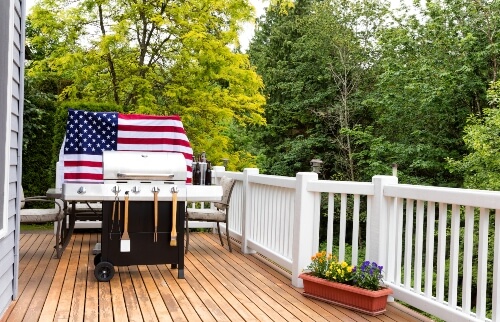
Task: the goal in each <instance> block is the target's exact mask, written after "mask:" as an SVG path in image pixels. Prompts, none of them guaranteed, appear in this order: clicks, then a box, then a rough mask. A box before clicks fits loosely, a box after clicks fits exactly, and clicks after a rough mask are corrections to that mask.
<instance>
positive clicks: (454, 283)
mask: <svg viewBox="0 0 500 322" xmlns="http://www.w3.org/2000/svg"><path fill="white" fill-rule="evenodd" d="M459 241H460V206H459V205H457V204H453V205H452V206H451V241H450V280H449V284H448V306H449V307H451V308H452V309H455V307H456V306H457V289H458V257H459V246H460V245H459Z"/></svg>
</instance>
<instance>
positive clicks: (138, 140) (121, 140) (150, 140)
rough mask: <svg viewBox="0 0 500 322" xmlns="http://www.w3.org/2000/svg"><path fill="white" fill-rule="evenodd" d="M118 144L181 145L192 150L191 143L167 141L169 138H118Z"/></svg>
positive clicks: (175, 140)
mask: <svg viewBox="0 0 500 322" xmlns="http://www.w3.org/2000/svg"><path fill="white" fill-rule="evenodd" d="M117 142H118V144H137V145H144V144H158V145H160V144H165V145H177V146H179V145H181V146H185V147H188V148H190V147H191V145H190V144H189V142H187V141H184V140H181V139H167V138H122V137H118V140H117Z"/></svg>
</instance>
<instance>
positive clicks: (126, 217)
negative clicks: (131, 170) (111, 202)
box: [123, 194, 128, 232]
mask: <svg viewBox="0 0 500 322" xmlns="http://www.w3.org/2000/svg"><path fill="white" fill-rule="evenodd" d="M123 217H124V219H123V221H124V223H123V231H124V232H126V231H128V194H126V195H125V213H124V215H123Z"/></svg>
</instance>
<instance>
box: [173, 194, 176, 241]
mask: <svg viewBox="0 0 500 322" xmlns="http://www.w3.org/2000/svg"><path fill="white" fill-rule="evenodd" d="M176 221H177V192H174V193H172V234H174V233H176V234H177V227H176V226H177V222H176Z"/></svg>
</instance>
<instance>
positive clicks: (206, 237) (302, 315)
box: [2, 232, 428, 322]
mask: <svg viewBox="0 0 500 322" xmlns="http://www.w3.org/2000/svg"><path fill="white" fill-rule="evenodd" d="M190 237H191V240H190V241H191V242H190V245H189V246H190V247H189V248H190V252H189V254H188V255H187V256H186V258H185V279H177V270H175V269H171V268H170V265H148V266H145V265H144V266H141V265H139V266H129V267H118V268H117V272H116V274H115V276H114V278H113V279H112V280H111V281H110V282H106V283H99V282H97V281H96V279H95V277H94V262H93V255H92V248H93V247H94V245H95V243H96V242H98V240H99V239H100V234H98V233H89V232H86V233H77V234H75V235H73V237H72V240H71V242H70V244H69V245H68V248H67V249H66V250H65V252H64V254H63V256H62V258H61V259H60V260H57V259H55V252H54V248H53V245H54V236H53V235H52V234H50V233H24V234H21V241H20V244H21V250H20V263H19V294H18V299H17V300H16V301H15V302H13V303H12V304H11V305H10V307H9V309H8V311H7V312H6V313H5V314H4V316H3V317H2V321H16V322H17V321H120V322H122V321H398V322H399V321H428V319H426V318H425V317H423V316H420V315H418V314H416V313H415V312H412V311H410V310H408V309H406V308H405V307H403V306H401V305H399V304H395V303H391V304H389V305H388V309H387V312H386V313H385V314H383V315H380V316H377V317H371V316H367V315H363V314H358V313H355V312H353V311H350V310H347V309H344V308H341V307H337V306H333V305H329V304H326V303H323V302H320V301H315V300H311V299H308V298H306V297H304V296H302V295H301V291H302V290H301V289H297V288H294V287H292V286H291V283H290V279H288V278H287V277H285V276H283V275H282V274H281V273H279V272H278V271H276V270H274V269H272V268H271V267H269V266H268V265H266V264H264V263H263V262H262V261H261V260H260V259H258V258H257V257H256V256H255V255H244V254H242V253H241V252H240V251H239V249H238V247H237V246H236V245H234V246H235V247H233V253H229V252H228V251H227V248H225V249H223V248H222V247H221V246H220V244H219V243H218V237H217V235H213V234H209V233H193V234H191V235H190Z"/></svg>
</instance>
